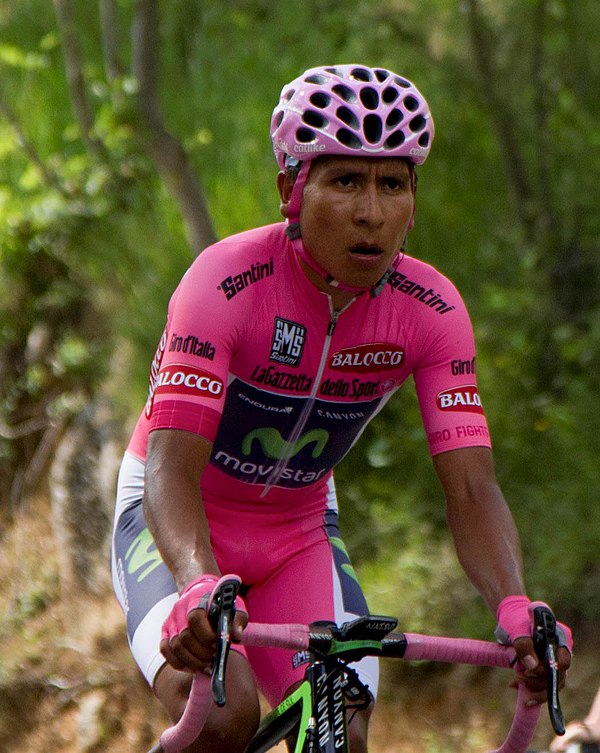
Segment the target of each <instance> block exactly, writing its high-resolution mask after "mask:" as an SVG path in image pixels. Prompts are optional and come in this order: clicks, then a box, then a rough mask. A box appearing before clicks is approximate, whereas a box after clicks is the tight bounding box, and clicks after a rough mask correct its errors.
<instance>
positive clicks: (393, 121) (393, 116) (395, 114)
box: [385, 108, 404, 128]
mask: <svg viewBox="0 0 600 753" xmlns="http://www.w3.org/2000/svg"><path fill="white" fill-rule="evenodd" d="M403 117H404V116H403V115H402V112H401V111H400V110H398V108H396V109H395V110H392V111H391V113H390V114H389V115H388V116H387V118H386V119H385V124H386V126H387V127H388V128H395V127H396V126H397V125H398V123H400V121H401V120H402V118H403Z"/></svg>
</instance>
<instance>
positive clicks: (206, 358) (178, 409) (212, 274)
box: [144, 249, 239, 442]
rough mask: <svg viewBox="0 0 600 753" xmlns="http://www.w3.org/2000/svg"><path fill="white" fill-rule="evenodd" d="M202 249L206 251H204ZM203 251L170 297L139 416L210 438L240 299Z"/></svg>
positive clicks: (150, 426) (223, 387)
mask: <svg viewBox="0 0 600 753" xmlns="http://www.w3.org/2000/svg"><path fill="white" fill-rule="evenodd" d="M205 255H206V256H205ZM213 261H214V259H213V258H212V257H211V254H210V253H209V250H208V249H207V251H205V252H204V253H203V254H202V255H201V256H200V257H199V258H198V259H197V260H196V262H195V263H194V264H193V265H192V266H191V267H190V269H189V270H188V271H187V272H186V274H185V275H184V277H183V279H182V281H181V283H180V284H179V286H178V288H177V290H176V291H175V293H174V294H173V296H172V298H171V301H170V303H169V310H168V318H167V325H166V327H165V330H164V333H163V335H162V338H161V341H160V344H159V347H158V349H157V352H156V355H155V357H154V360H153V362H152V367H151V373H150V386H149V392H148V400H147V402H146V406H145V411H144V416H145V419H146V421H148V427H147V430H148V431H153V430H155V429H180V430H184V431H190V432H193V433H195V434H198V435H200V436H202V437H205V438H206V439H208V440H209V441H211V442H212V441H214V438H215V436H216V432H217V428H218V425H219V421H220V418H221V414H222V412H223V406H224V404H225V394H226V387H227V375H228V370H229V364H230V360H231V352H232V349H233V348H234V347H235V342H236V338H237V336H238V334H239V332H238V328H237V321H238V317H237V314H238V313H239V311H238V310H239V305H236V302H231V303H233V304H234V305H231V303H230V302H228V301H227V300H226V298H225V296H224V295H223V292H222V290H221V288H220V284H219V280H220V279H221V278H222V277H223V275H222V271H221V269H220V265H219V264H214V263H213Z"/></svg>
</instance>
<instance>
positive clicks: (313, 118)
mask: <svg viewBox="0 0 600 753" xmlns="http://www.w3.org/2000/svg"><path fill="white" fill-rule="evenodd" d="M302 121H303V122H304V123H306V125H309V126H312V127H313V128H324V127H325V126H326V125H327V120H326V119H325V118H324V117H323V115H321V113H320V112H315V111H314V110H307V111H306V112H305V113H304V115H303V116H302Z"/></svg>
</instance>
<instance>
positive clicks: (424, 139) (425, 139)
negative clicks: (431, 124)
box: [418, 131, 429, 147]
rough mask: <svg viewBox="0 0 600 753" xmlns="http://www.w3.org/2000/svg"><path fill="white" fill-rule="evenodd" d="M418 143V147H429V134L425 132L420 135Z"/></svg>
mask: <svg viewBox="0 0 600 753" xmlns="http://www.w3.org/2000/svg"><path fill="white" fill-rule="evenodd" d="M418 143H419V146H423V147H425V146H429V133H428V132H427V131H425V133H422V134H421V135H420V136H419V142H418Z"/></svg>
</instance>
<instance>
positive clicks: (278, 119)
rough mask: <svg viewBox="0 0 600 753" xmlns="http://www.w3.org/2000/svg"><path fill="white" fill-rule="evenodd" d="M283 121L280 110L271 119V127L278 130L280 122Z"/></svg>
mask: <svg viewBox="0 0 600 753" xmlns="http://www.w3.org/2000/svg"><path fill="white" fill-rule="evenodd" d="M282 120H283V110H280V111H279V112H278V113H277V115H275V117H274V118H273V127H274V128H279V126H280V125H281V121H282Z"/></svg>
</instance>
